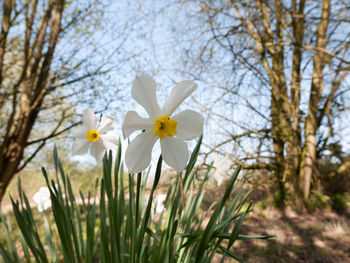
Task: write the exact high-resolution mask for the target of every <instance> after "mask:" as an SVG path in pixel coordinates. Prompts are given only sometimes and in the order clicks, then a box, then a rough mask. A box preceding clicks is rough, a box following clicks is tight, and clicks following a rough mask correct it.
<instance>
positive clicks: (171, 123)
mask: <svg viewBox="0 0 350 263" xmlns="http://www.w3.org/2000/svg"><path fill="white" fill-rule="evenodd" d="M176 126H177V121H176V120H170V119H169V114H167V115H164V116H162V117H160V118H158V119H156V120H155V121H154V132H153V135H154V136H159V139H161V140H163V139H164V137H165V135H167V136H174V134H176Z"/></svg>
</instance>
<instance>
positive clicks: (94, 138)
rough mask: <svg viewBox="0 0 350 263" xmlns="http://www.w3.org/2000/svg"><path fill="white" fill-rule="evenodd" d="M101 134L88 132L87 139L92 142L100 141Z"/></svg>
mask: <svg viewBox="0 0 350 263" xmlns="http://www.w3.org/2000/svg"><path fill="white" fill-rule="evenodd" d="M99 137H100V134H99V133H98V131H96V130H90V131H87V133H86V136H85V138H86V139H88V140H89V141H90V142H96V141H98V140H99Z"/></svg>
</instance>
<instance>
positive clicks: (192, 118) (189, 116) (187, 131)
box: [172, 110, 204, 140]
mask: <svg viewBox="0 0 350 263" xmlns="http://www.w3.org/2000/svg"><path fill="white" fill-rule="evenodd" d="M172 119H174V120H177V126H176V137H178V138H181V139H184V140H191V139H194V138H196V137H198V136H200V135H201V134H202V132H203V123H204V118H203V117H202V115H200V114H199V113H198V112H195V111H192V110H185V111H182V112H180V113H179V114H176V115H175V116H174V117H172Z"/></svg>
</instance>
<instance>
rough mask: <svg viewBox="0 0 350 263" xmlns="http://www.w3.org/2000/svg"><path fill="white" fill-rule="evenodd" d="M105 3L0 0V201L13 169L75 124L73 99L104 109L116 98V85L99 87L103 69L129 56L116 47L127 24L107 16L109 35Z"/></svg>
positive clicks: (106, 81) (105, 81) (106, 82)
mask: <svg viewBox="0 0 350 263" xmlns="http://www.w3.org/2000/svg"><path fill="white" fill-rule="evenodd" d="M104 10H106V6H105V4H103V2H101V1H96V0H91V1H84V2H81V1H68V0H49V1H38V0H26V1H19V0H5V1H3V3H2V6H1V8H0V13H1V34H0V201H1V200H2V198H3V196H4V193H5V190H6V187H7V186H8V184H9V182H10V180H11V179H12V178H13V176H14V175H15V174H16V173H17V172H19V171H20V170H22V169H23V168H24V167H25V166H26V165H27V164H28V163H29V162H30V161H31V160H32V159H33V158H34V157H35V156H36V155H37V153H38V152H39V151H40V149H42V148H43V146H44V145H45V144H46V143H47V141H48V140H50V139H52V138H54V137H56V136H59V135H61V134H63V133H65V132H66V131H67V130H69V129H70V128H72V127H73V126H74V125H76V123H72V122H71V121H70V120H71V119H72V117H73V109H75V106H76V104H77V102H79V103H80V104H81V105H83V104H84V103H85V104H91V103H94V105H98V107H99V110H103V109H104V108H106V107H107V105H109V103H111V102H112V100H116V99H118V96H119V95H118V90H117V89H112V88H109V89H104V90H103V92H102V91H101V89H102V88H105V87H106V86H108V85H110V82H109V78H108V76H106V73H108V72H110V71H111V70H117V68H116V66H113V65H112V63H111V58H115V59H117V60H118V62H119V64H118V67H121V65H122V63H123V62H124V61H127V60H128V58H127V57H126V56H123V57H121V56H120V55H119V53H118V52H120V51H121V50H122V48H123V44H124V43H125V41H126V39H127V34H126V32H127V31H128V28H127V24H126V22H121V23H120V24H116V22H113V21H109V25H111V26H113V32H114V33H113V34H112V35H111V36H109V38H107V36H106V28H105V27H104V26H103V23H104V20H105V17H104ZM126 20H127V18H126V17H125V20H124V21H126ZM130 22H131V21H128V23H129V24H130ZM123 23H125V25H124V24H123ZM109 29H110V28H109ZM113 37H114V39H112V40H113V41H112V43H111V41H110V40H111V38H113ZM128 55H130V54H128ZM114 65H115V64H114ZM102 75H103V76H104V79H103V81H102V79H101V78H100V77H101V76H102ZM96 86H98V87H100V89H98V88H96Z"/></svg>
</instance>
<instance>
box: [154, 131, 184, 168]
mask: <svg viewBox="0 0 350 263" xmlns="http://www.w3.org/2000/svg"><path fill="white" fill-rule="evenodd" d="M160 146H161V149H162V155H163V158H164V161H165V162H166V163H167V164H168V165H169V166H170V167H172V168H173V169H175V170H176V171H177V172H180V171H182V170H183V169H185V167H186V164H187V160H188V149H187V144H186V143H185V142H184V141H183V140H182V139H177V138H174V137H169V136H166V137H165V138H164V139H163V140H160Z"/></svg>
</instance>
